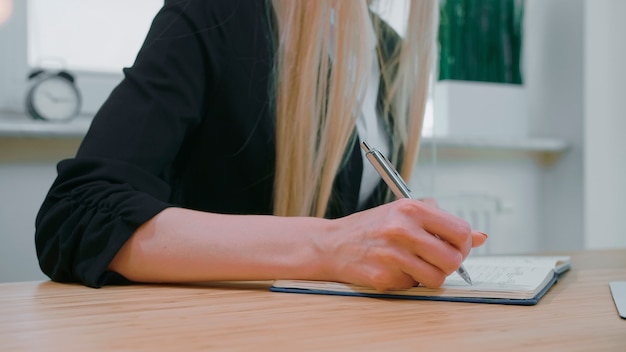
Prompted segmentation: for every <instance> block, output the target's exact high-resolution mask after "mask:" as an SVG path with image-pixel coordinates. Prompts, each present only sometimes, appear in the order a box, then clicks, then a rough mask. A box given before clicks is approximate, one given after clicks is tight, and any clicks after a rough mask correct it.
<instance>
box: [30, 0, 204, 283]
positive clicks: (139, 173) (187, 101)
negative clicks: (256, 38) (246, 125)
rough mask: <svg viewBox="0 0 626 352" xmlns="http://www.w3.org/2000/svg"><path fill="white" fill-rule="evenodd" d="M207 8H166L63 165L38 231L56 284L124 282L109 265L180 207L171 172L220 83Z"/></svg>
mask: <svg viewBox="0 0 626 352" xmlns="http://www.w3.org/2000/svg"><path fill="white" fill-rule="evenodd" d="M208 3H211V2H207V1H202V0H196V1H193V0H187V1H181V0H179V1H174V0H172V1H166V2H165V5H164V7H163V8H162V9H161V11H160V12H159V13H158V14H157V16H156V17H155V19H154V21H153V23H152V26H151V29H150V31H149V34H148V36H147V38H146V40H145V42H144V44H143V46H142V48H141V50H140V52H139V54H138V55H137V59H136V60H135V63H134V64H133V66H132V67H130V68H127V69H125V70H124V79H123V80H122V82H121V83H120V84H119V85H118V86H117V87H116V88H115V89H114V90H113V92H112V93H111V95H110V96H109V98H108V99H107V101H106V102H105V103H104V104H103V106H102V107H101V108H100V110H99V111H98V113H97V114H96V116H95V118H94V121H93V123H92V125H91V127H90V129H89V131H88V133H87V135H86V137H85V138H84V140H83V142H82V144H81V146H80V148H79V150H78V152H77V155H76V157H75V158H73V159H67V160H64V161H61V162H60V163H59V164H58V166H57V169H58V176H57V179H56V180H55V182H54V183H53V185H52V187H51V189H50V191H49V193H48V195H47V196H46V198H45V200H44V202H43V204H42V206H41V209H40V211H39V213H38V215H37V218H36V231H35V243H36V249H37V255H38V258H39V264H40V267H41V269H42V271H43V272H44V273H45V274H46V275H48V276H49V277H50V278H51V279H52V280H55V281H61V282H78V283H82V284H85V285H87V286H91V287H100V286H102V285H105V284H115V283H124V282H126V280H125V279H124V278H123V277H121V275H119V274H116V273H112V272H109V271H107V267H108V265H109V263H110V261H111V260H112V259H113V257H114V256H115V254H116V253H117V252H118V250H119V249H120V248H121V246H122V245H123V244H124V243H125V242H126V241H127V240H128V238H129V237H130V236H131V235H132V234H133V232H134V231H135V230H136V229H137V228H138V227H139V226H140V225H141V224H143V223H145V222H146V221H148V220H149V219H150V218H152V217H154V216H155V215H156V214H157V213H159V212H160V211H162V210H163V209H165V208H167V207H169V206H172V204H170V203H169V197H170V193H171V189H170V185H169V183H168V180H167V178H168V173H169V168H170V167H171V165H172V163H173V162H174V160H175V158H176V156H177V154H178V152H179V150H180V148H181V144H182V143H183V141H184V139H185V136H186V135H187V133H188V132H189V131H190V130H191V129H193V127H194V126H196V125H197V124H198V123H199V121H200V120H201V119H202V115H203V111H205V105H206V104H207V97H206V94H207V85H208V84H209V83H207V82H210V81H211V80H212V79H214V77H212V74H211V71H213V72H215V71H214V70H210V69H209V66H211V64H210V61H211V55H210V53H209V50H208V49H207V47H206V42H207V38H206V32H207V31H203V30H202V29H203V28H202V27H201V26H203V25H204V26H208V25H210V24H207V23H201V22H200V21H201V18H202V17H204V18H205V20H206V21H208V19H210V16H209V15H208V14H206V13H203V12H206V11H207V9H206V7H207V6H208V5H203V4H208ZM202 33H204V34H202ZM203 35H205V36H204V37H203Z"/></svg>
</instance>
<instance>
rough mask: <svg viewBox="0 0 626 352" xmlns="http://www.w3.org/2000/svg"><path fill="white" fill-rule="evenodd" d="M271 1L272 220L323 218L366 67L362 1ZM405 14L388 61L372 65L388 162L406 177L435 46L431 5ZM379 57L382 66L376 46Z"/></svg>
mask: <svg viewBox="0 0 626 352" xmlns="http://www.w3.org/2000/svg"><path fill="white" fill-rule="evenodd" d="M271 3H272V6H273V9H274V15H275V20H276V26H277V28H276V29H277V36H276V40H277V43H276V46H277V47H276V66H275V74H276V81H275V93H276V102H275V104H276V105H275V112H276V176H275V185H274V214H276V215H282V216H317V217H323V216H324V214H325V212H326V208H327V206H328V202H329V199H330V195H331V191H332V186H333V181H334V179H335V176H336V174H337V172H338V171H339V169H340V167H341V166H342V162H343V161H344V159H345V158H344V154H345V151H346V147H347V146H348V145H349V143H350V142H351V137H352V136H353V135H354V128H355V123H356V118H357V116H358V114H359V112H360V109H361V106H360V105H361V98H362V95H363V94H362V93H363V90H364V87H366V85H367V78H368V77H369V72H370V70H371V65H372V60H373V59H374V54H373V51H372V49H371V48H372V47H371V43H370V38H369V36H368V35H367V33H370V12H369V8H368V5H369V3H370V1H364V0H271ZM408 13H409V16H408V20H407V26H406V28H407V30H406V34H405V36H404V38H403V39H402V40H401V45H398V46H397V50H395V52H394V53H392V55H391V57H390V58H387V59H386V60H380V64H381V80H382V81H383V83H384V85H385V86H386V88H387V89H386V91H385V96H384V97H383V102H384V104H383V115H384V116H385V118H388V119H390V120H389V121H388V124H387V125H388V126H393V128H392V130H391V134H392V136H391V137H392V140H393V143H392V145H393V151H392V154H391V160H392V161H393V162H395V163H396V164H399V165H401V168H400V172H401V174H402V176H403V177H404V178H405V179H409V178H410V176H411V172H412V170H413V165H414V164H415V162H416V159H417V154H418V148H419V139H420V135H421V129H422V119H423V115H424V110H425V105H426V98H427V92H428V78H429V72H430V67H431V64H432V62H433V54H434V49H435V43H436V42H435V38H436V28H437V21H438V16H437V13H438V12H437V0H411V1H410V9H409V11H408ZM374 23H375V24H376V23H377V22H376V21H375V22H374ZM375 27H376V30H377V31H379V30H380V28H378V26H377V25H376V26H375ZM331 46H332V48H331ZM378 52H379V59H381V58H382V57H381V55H382V54H381V48H380V46H379V48H378ZM331 55H332V58H331Z"/></svg>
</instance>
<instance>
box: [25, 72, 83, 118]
mask: <svg viewBox="0 0 626 352" xmlns="http://www.w3.org/2000/svg"><path fill="white" fill-rule="evenodd" d="M29 105H30V106H29V108H30V109H31V110H32V112H33V113H34V115H35V116H36V117H39V118H42V119H45V120H56V121H59V120H67V119H70V118H72V117H74V116H76V115H77V114H78V112H79V109H80V95H79V93H78V90H77V89H76V87H75V86H74V84H73V83H72V82H70V81H69V80H67V79H65V78H63V77H60V76H56V75H55V76H49V77H47V78H44V79H43V80H42V81H40V82H38V83H37V84H36V85H35V86H34V87H33V90H32V91H31V93H30V96H29Z"/></svg>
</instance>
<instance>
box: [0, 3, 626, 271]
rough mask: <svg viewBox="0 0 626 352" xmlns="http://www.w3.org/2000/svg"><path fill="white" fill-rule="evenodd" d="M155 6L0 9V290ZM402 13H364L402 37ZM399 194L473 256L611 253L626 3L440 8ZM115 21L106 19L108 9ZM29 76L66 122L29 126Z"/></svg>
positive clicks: (625, 189) (398, 6)
mask: <svg viewBox="0 0 626 352" xmlns="http://www.w3.org/2000/svg"><path fill="white" fill-rule="evenodd" d="M162 4H163V1H162V0H134V1H125V0H107V1H101V0H0V282H8V281H25V280H38V279H44V278H45V277H44V276H43V274H41V272H40V271H39V268H38V265H37V260H36V255H35V250H34V238H33V235H34V219H35V216H36V213H37V211H38V209H39V206H40V205H41V202H42V200H43V197H44V196H45V194H46V192H47V190H48V188H49V187H50V185H51V183H52V182H53V180H54V178H55V176H56V169H55V166H56V163H57V162H58V161H59V160H61V159H63V158H67V157H72V156H73V155H74V153H75V152H76V149H77V147H78V145H79V143H80V140H81V138H82V137H83V136H84V134H85V132H86V130H87V128H88V126H89V123H90V119H91V117H92V116H93V114H94V113H95V111H96V110H97V109H98V107H99V106H100V104H102V102H103V100H104V99H106V97H107V96H108V94H109V92H110V91H111V89H112V88H113V87H114V86H115V85H116V84H117V83H118V82H119V81H120V80H121V78H122V76H121V69H122V68H123V67H125V66H130V65H131V64H132V62H133V59H134V56H135V54H136V52H137V50H138V48H139V47H140V45H141V43H142V41H143V39H144V36H145V34H146V32H147V30H148V28H149V25H150V22H151V20H152V18H153V16H154V15H155V14H156V12H157V11H158V10H159V8H160V6H162ZM404 6H405V0H385V1H379V2H378V3H376V4H374V5H373V8H372V9H373V11H375V12H377V13H379V14H380V15H381V16H382V17H383V18H384V19H386V20H387V21H388V22H389V23H390V24H391V25H392V26H394V28H396V30H397V31H398V32H399V33H400V34H402V32H403V28H402V25H401V24H400V23H401V19H402V15H403V14H405V13H406V12H405V11H403V8H404ZM440 6H441V7H440V31H439V36H438V40H439V44H440V45H439V48H440V50H439V55H438V58H437V60H436V61H437V67H436V69H434V70H433V73H432V84H431V96H430V100H429V104H428V108H427V113H426V116H425V128H424V135H423V138H422V148H421V152H420V158H419V162H418V164H417V165H416V172H415V173H414V178H413V179H412V180H411V182H410V183H411V187H412V188H413V191H414V193H416V194H417V195H419V196H428V197H435V198H437V199H438V201H439V204H440V206H441V207H443V208H445V209H447V210H449V211H451V212H454V213H456V214H457V215H459V216H462V217H464V218H465V219H467V220H468V221H470V222H471V223H472V225H473V226H474V227H476V228H478V229H480V230H483V231H485V232H488V233H489V235H490V237H489V241H488V245H486V246H485V247H484V248H481V249H480V250H477V251H476V252H475V254H504V253H539V252H551V251H564V250H568V251H570V250H583V249H591V248H593V249H597V248H614V247H626V233H624V232H625V231H624V229H623V225H622V223H623V221H622V220H621V217H622V216H624V215H626V185H625V184H624V180H626V157H625V156H624V154H625V153H626V139H625V138H622V134H623V133H624V131H626V68H625V67H624V65H623V64H622V62H623V61H624V60H623V58H624V57H625V56H626V41H624V40H623V38H622V36H623V33H626V22H624V21H622V20H621V16H622V14H624V13H626V1H622V0H443V1H441V4H440ZM122 8H123V9H124V11H120V9H122ZM35 69H43V70H45V71H47V72H52V73H54V72H57V71H59V70H66V71H68V72H70V73H71V74H72V75H73V76H74V77H75V82H76V86H77V88H78V89H79V91H80V93H81V96H82V104H81V109H80V114H79V116H77V117H75V118H72V119H71V120H69V121H64V122H45V121H40V120H39V121H38V120H34V119H33V118H31V117H30V116H29V115H28V114H27V112H26V110H25V96H26V93H27V91H28V90H29V88H30V87H31V85H32V84H33V80H29V79H28V78H27V77H28V75H29V74H30V73H31V72H32V71H33V70H35Z"/></svg>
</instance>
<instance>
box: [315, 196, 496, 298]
mask: <svg viewBox="0 0 626 352" xmlns="http://www.w3.org/2000/svg"><path fill="white" fill-rule="evenodd" d="M337 222H338V227H337V228H336V229H335V230H336V231H337V232H336V233H338V235H336V236H329V237H328V241H327V242H325V243H324V245H325V246H328V247H326V248H325V249H326V251H325V252H326V253H328V258H326V259H327V262H328V263H330V265H329V269H328V270H329V271H330V272H329V274H330V275H331V276H332V277H333V278H334V279H335V280H339V281H348V282H351V283H356V284H360V285H364V286H369V287H374V288H375V289H377V290H380V291H386V290H394V289H404V288H409V287H412V286H415V285H416V284H417V283H421V284H423V285H425V286H427V287H433V288H434V287H439V286H441V285H442V284H443V282H444V280H445V278H446V277H447V276H448V275H450V274H451V273H452V272H454V271H455V270H457V269H458V268H459V266H460V265H461V263H462V262H463V260H464V259H465V258H466V257H467V255H468V254H469V251H470V249H471V248H472V247H477V246H480V245H482V244H483V243H484V242H485V240H486V239H487V235H486V234H484V233H481V232H477V231H472V229H471V228H470V225H469V224H468V223H467V222H466V221H464V220H462V219H460V218H458V217H456V216H454V215H452V214H449V213H447V212H445V211H443V210H441V209H438V208H437V207H436V206H433V205H429V204H427V203H426V202H422V201H417V200H411V199H400V200H397V201H394V202H391V203H389V204H385V205H382V206H379V207H376V208H373V209H369V210H366V211H362V212H359V213H356V214H352V215H350V216H347V217H344V218H341V219H338V220H337Z"/></svg>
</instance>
